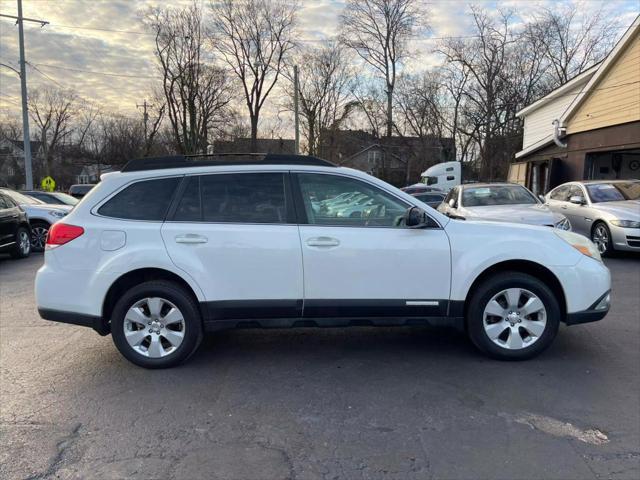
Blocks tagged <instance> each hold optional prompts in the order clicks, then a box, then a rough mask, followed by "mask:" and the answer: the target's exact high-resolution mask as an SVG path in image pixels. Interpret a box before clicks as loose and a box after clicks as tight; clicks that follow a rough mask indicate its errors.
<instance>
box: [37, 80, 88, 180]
mask: <svg viewBox="0 0 640 480" xmlns="http://www.w3.org/2000/svg"><path fill="white" fill-rule="evenodd" d="M28 102H29V113H30V114H31V117H32V118H33V120H34V122H35V126H36V128H37V129H38V132H37V137H38V138H39V139H40V141H41V142H42V150H43V158H42V160H43V162H44V171H45V175H51V174H52V172H53V168H52V160H53V155H54V154H55V150H56V149H57V148H58V147H59V146H60V145H61V144H62V143H63V142H65V140H67V139H68V138H69V137H70V135H71V134H72V133H73V131H74V128H73V119H74V117H75V116H76V115H77V113H78V105H77V102H78V96H77V95H76V94H75V93H74V92H73V91H72V90H62V89H56V88H44V89H38V90H32V91H31V92H29V97H28Z"/></svg>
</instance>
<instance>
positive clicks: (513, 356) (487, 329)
mask: <svg viewBox="0 0 640 480" xmlns="http://www.w3.org/2000/svg"><path fill="white" fill-rule="evenodd" d="M516 291H517V292H519V293H516ZM516 298H517V300H515V301H513V299H516ZM510 299H512V300H511V301H510ZM536 299H537V302H536ZM538 302H539V303H538ZM514 304H515V305H516V307H512V308H509V305H514ZM527 305H528V306H527ZM540 306H541V307H542V309H540V308H539V307H540ZM525 311H529V313H525ZM510 312H511V313H510ZM493 313H496V315H495V316H494V315H493ZM560 317H561V310H560V305H559V303H558V299H557V298H556V296H555V295H554V294H553V292H552V291H551V290H550V289H549V287H547V286H546V285H545V284H544V282H542V281H541V280H539V279H538V278H536V277H532V276H530V275H527V274H524V273H520V272H503V273H499V274H496V275H494V276H492V277H490V278H489V279H487V280H486V281H484V282H483V283H482V284H481V285H480V286H479V287H478V288H477V289H476V290H475V291H474V292H473V293H472V296H471V300H470V302H469V305H468V309H467V332H468V335H469V338H470V339H471V341H472V342H473V344H474V345H475V346H476V347H477V348H478V349H480V351H482V352H483V353H485V354H486V355H488V356H490V357H492V358H496V359H498V360H526V359H528V358H532V357H535V356H536V355H538V354H540V353H541V352H542V351H544V350H545V349H546V348H547V347H549V345H551V343H552V342H553V339H554V338H555V336H556V334H557V333H558V327H559V325H560ZM500 319H501V320H500ZM492 337H493V339H492Z"/></svg>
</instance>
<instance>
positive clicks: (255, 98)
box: [211, 0, 298, 152]
mask: <svg viewBox="0 0 640 480" xmlns="http://www.w3.org/2000/svg"><path fill="white" fill-rule="evenodd" d="M211 9H212V13H213V21H212V31H211V43H212V45H213V48H214V49H215V50H216V51H217V52H218V53H219V54H220V55H221V57H222V59H223V60H224V61H225V62H226V63H227V65H229V67H230V68H231V70H232V71H233V72H234V74H235V75H236V76H237V77H238V79H239V80H240V82H241V83H242V88H243V93H244V100H245V103H246V105H247V109H248V111H249V119H250V123H251V150H252V151H253V152H255V151H256V150H257V138H258V122H259V119H260V112H261V110H262V107H263V105H264V102H265V100H266V99H267V98H268V97H269V94H270V93H271V91H272V90H273V88H274V86H275V85H276V83H277V81H278V78H279V77H280V74H281V72H282V69H283V67H284V62H285V60H286V57H287V55H288V54H289V52H290V51H291V49H293V47H294V40H293V28H294V25H295V19H296V13H297V10H298V4H297V2H296V1H294V2H286V1H285V0H220V1H216V2H212V3H211Z"/></svg>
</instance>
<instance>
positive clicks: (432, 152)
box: [318, 130, 455, 187]
mask: <svg viewBox="0 0 640 480" xmlns="http://www.w3.org/2000/svg"><path fill="white" fill-rule="evenodd" d="M318 156H320V157H322V158H324V159H326V160H329V161H330V162H332V163H335V164H336V165H340V166H343V167H350V168H355V169H358V170H362V171H363V172H366V173H368V174H370V175H373V176H375V177H378V178H381V179H382V180H385V181H386V182H389V183H391V184H393V185H395V186H398V187H402V186H405V185H409V184H412V183H416V182H418V181H419V180H420V174H421V173H422V172H423V171H424V170H426V169H427V168H428V167H430V166H431V165H434V164H436V163H440V162H447V161H449V160H454V159H455V144H454V142H453V139H451V138H439V137H435V136H429V137H425V138H419V137H390V138H389V137H384V138H377V137H375V136H374V135H372V134H370V133H368V132H365V131H362V130H327V131H323V132H321V135H320V147H319V153H318Z"/></svg>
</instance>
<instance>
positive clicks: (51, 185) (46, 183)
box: [40, 177, 56, 192]
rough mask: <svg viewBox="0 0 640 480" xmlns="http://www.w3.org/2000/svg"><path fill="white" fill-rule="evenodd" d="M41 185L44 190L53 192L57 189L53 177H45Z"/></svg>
mask: <svg viewBox="0 0 640 480" xmlns="http://www.w3.org/2000/svg"><path fill="white" fill-rule="evenodd" d="M40 185H42V189H43V190H45V191H47V192H53V191H54V190H55V188H56V181H55V180H54V179H53V178H51V177H44V178H43V179H42V183H41V184H40Z"/></svg>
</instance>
